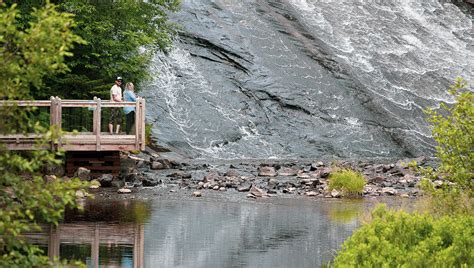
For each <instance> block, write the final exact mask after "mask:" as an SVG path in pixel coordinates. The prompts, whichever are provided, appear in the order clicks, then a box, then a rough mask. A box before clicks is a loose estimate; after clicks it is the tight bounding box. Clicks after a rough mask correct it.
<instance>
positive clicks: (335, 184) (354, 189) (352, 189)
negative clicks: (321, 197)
mask: <svg viewBox="0 0 474 268" xmlns="http://www.w3.org/2000/svg"><path fill="white" fill-rule="evenodd" d="M366 183H367V181H366V180H365V178H364V176H363V175H362V174H361V173H360V172H357V171H353V170H349V169H342V170H337V171H335V172H333V173H331V175H329V190H333V189H336V190H338V191H342V193H343V194H344V196H357V195H361V194H362V193H363V191H364V186H365V184H366Z"/></svg>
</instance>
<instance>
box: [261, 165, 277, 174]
mask: <svg viewBox="0 0 474 268" xmlns="http://www.w3.org/2000/svg"><path fill="white" fill-rule="evenodd" d="M276 175H277V173H276V171H275V168H274V167H269V166H261V167H259V168H258V176H262V177H275V176H276Z"/></svg>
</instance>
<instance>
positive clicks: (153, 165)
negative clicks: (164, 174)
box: [150, 161, 166, 170]
mask: <svg viewBox="0 0 474 268" xmlns="http://www.w3.org/2000/svg"><path fill="white" fill-rule="evenodd" d="M150 168H151V169H153V170H159V169H165V168H166V167H165V165H163V163H161V162H158V161H154V162H151V166H150Z"/></svg>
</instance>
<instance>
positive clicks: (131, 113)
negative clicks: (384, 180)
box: [123, 82, 137, 134]
mask: <svg viewBox="0 0 474 268" xmlns="http://www.w3.org/2000/svg"><path fill="white" fill-rule="evenodd" d="M123 100H124V101H132V102H136V101H137V96H136V95H135V86H134V85H133V83H131V82H128V83H127V84H126V85H125V91H124V92H123ZM123 111H124V113H125V132H126V133H127V134H130V133H131V132H133V129H132V126H133V121H134V118H135V107H130V106H128V107H124V108H123Z"/></svg>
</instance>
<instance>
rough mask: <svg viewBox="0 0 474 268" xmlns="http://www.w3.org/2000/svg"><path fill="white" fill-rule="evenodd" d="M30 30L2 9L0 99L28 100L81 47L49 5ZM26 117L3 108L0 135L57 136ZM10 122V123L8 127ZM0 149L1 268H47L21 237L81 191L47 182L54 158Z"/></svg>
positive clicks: (54, 217)
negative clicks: (75, 47)
mask: <svg viewBox="0 0 474 268" xmlns="http://www.w3.org/2000/svg"><path fill="white" fill-rule="evenodd" d="M29 16H30V18H29V22H28V25H27V26H25V25H22V23H21V16H20V13H19V11H18V9H17V8H16V5H11V6H6V5H5V4H0V60H1V62H2V64H0V81H2V87H1V88H0V98H1V99H3V100H13V99H28V98H31V97H30V93H31V92H30V89H31V88H39V87H41V85H43V77H45V76H46V75H49V74H51V73H56V74H57V73H63V72H65V71H67V70H68V68H67V65H66V63H65V57H68V56H72V54H71V52H70V50H71V49H72V48H73V45H74V44H78V43H83V41H82V39H81V38H80V37H79V36H77V35H75V34H74V33H73V32H72V28H73V27H74V21H73V19H72V15H71V14H67V13H64V12H58V11H57V9H56V7H55V6H54V5H52V4H49V3H46V4H45V6H44V7H42V8H38V9H33V10H32V13H31V14H30V15H29ZM27 113H28V111H27V110H26V109H22V108H20V107H15V106H9V105H3V106H1V107H0V116H2V118H3V121H2V123H4V124H2V128H1V132H2V133H3V134H9V133H13V132H20V133H23V132H24V131H26V130H27V129H30V128H33V129H34V130H35V131H36V132H37V133H42V134H44V135H45V139H50V138H52V137H53V136H55V135H57V133H56V132H57V131H56V130H54V129H51V130H46V129H43V128H41V127H39V125H38V123H37V122H31V121H28V120H27V116H26V114H27ZM5 118H10V120H5ZM12 122H13V123H12ZM1 147H2V145H1V144H0V267H32V266H42V265H47V264H48V263H49V260H48V258H47V257H45V256H43V252H42V251H41V250H40V249H39V248H38V247H37V246H34V245H31V244H28V243H27V242H26V241H25V240H24V239H21V237H20V234H21V233H22V232H27V231H32V230H38V229H39V226H38V223H39V222H45V223H53V224H56V223H57V222H58V221H59V220H60V219H61V218H62V215H63V212H64V209H65V207H67V206H71V207H76V205H77V204H76V199H75V193H76V191H77V190H79V189H82V188H83V187H84V185H83V184H82V183H81V182H79V181H78V180H69V181H63V180H57V179H54V178H50V179H49V180H45V179H44V178H43V176H42V170H43V169H44V168H45V167H47V166H49V165H54V164H58V160H56V157H55V156H56V153H54V152H50V151H47V150H36V151H33V152H30V153H25V154H18V153H16V152H11V151H7V150H5V149H4V148H3V149H2V148H1Z"/></svg>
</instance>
